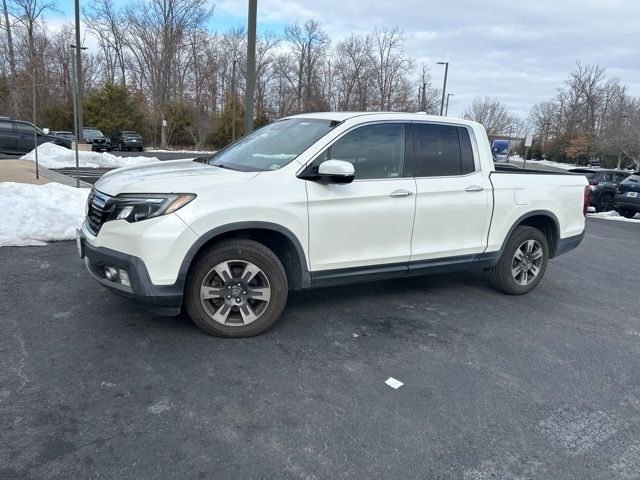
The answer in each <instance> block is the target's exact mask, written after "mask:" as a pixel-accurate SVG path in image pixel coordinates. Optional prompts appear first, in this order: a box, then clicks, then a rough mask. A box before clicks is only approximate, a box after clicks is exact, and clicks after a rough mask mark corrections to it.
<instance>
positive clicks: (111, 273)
mask: <svg viewBox="0 0 640 480" xmlns="http://www.w3.org/2000/svg"><path fill="white" fill-rule="evenodd" d="M104 276H105V277H107V280H109V281H110V282H115V281H116V279H117V278H118V270H116V268H115V267H110V266H105V267H104Z"/></svg>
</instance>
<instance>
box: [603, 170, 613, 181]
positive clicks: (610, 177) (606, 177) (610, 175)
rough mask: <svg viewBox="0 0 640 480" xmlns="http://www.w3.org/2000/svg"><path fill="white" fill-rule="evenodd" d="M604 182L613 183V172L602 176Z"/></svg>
mask: <svg viewBox="0 0 640 480" xmlns="http://www.w3.org/2000/svg"><path fill="white" fill-rule="evenodd" d="M602 180H604V181H605V182H613V172H605V173H604V175H603V176H602Z"/></svg>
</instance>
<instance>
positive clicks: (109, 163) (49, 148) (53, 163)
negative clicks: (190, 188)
mask: <svg viewBox="0 0 640 480" xmlns="http://www.w3.org/2000/svg"><path fill="white" fill-rule="evenodd" d="M21 158H22V160H31V161H34V162H35V160H36V154H35V150H31V151H30V152H29V153H27V154H26V155H25V156H23V157H21ZM78 159H79V163H80V167H84V168H120V167H132V166H135V165H143V164H145V163H155V162H159V161H160V160H158V159H157V158H155V157H150V158H147V157H116V156H115V155H111V154H110V153H98V152H78ZM38 163H39V164H40V165H42V166H43V167H45V168H68V167H75V166H76V152H75V150H70V149H68V148H65V147H61V146H60V145H56V144H54V143H43V144H42V145H40V146H38Z"/></svg>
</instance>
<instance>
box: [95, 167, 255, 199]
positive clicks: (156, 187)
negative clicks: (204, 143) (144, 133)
mask: <svg viewBox="0 0 640 480" xmlns="http://www.w3.org/2000/svg"><path fill="white" fill-rule="evenodd" d="M259 173H260V172H238V171H236V170H225V169H223V168H219V167H212V166H211V165H206V164H202V163H198V162H194V161H193V160H172V161H166V162H157V163H151V164H146V165H140V166H133V167H125V168H119V169H117V170H112V171H111V172H109V173H107V174H106V175H104V176H103V177H102V178H101V179H100V180H98V181H97V182H96V184H95V188H96V190H99V191H101V192H103V193H106V194H107V195H117V194H119V193H172V192H180V193H197V190H198V189H199V188H202V187H209V186H211V185H217V184H221V183H229V182H236V181H240V180H246V179H250V178H253V177H255V176H256V175H258V174H259Z"/></svg>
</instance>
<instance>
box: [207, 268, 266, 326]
mask: <svg viewBox="0 0 640 480" xmlns="http://www.w3.org/2000/svg"><path fill="white" fill-rule="evenodd" d="M270 300H271V286H270V285H269V280H268V279H267V276H266V275H265V274H264V272H263V271H262V270H261V269H260V268H259V267H258V266H256V265H254V264H253V263H250V262H246V261H244V260H228V261H225V262H221V263H219V264H218V265H216V266H215V267H213V268H212V269H211V270H210V271H209V272H208V273H207V274H206V275H205V277H204V280H203V281H202V286H201V287H200V301H201V302H202V306H203V307H204V309H205V311H206V312H207V314H208V315H209V317H211V318H212V319H213V320H215V321H216V322H218V323H220V324H223V325H228V326H242V325H248V324H250V323H253V322H255V321H256V320H257V319H258V318H260V316H261V315H262V314H263V313H264V312H265V310H266V309H267V306H268V305H269V302H270Z"/></svg>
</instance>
